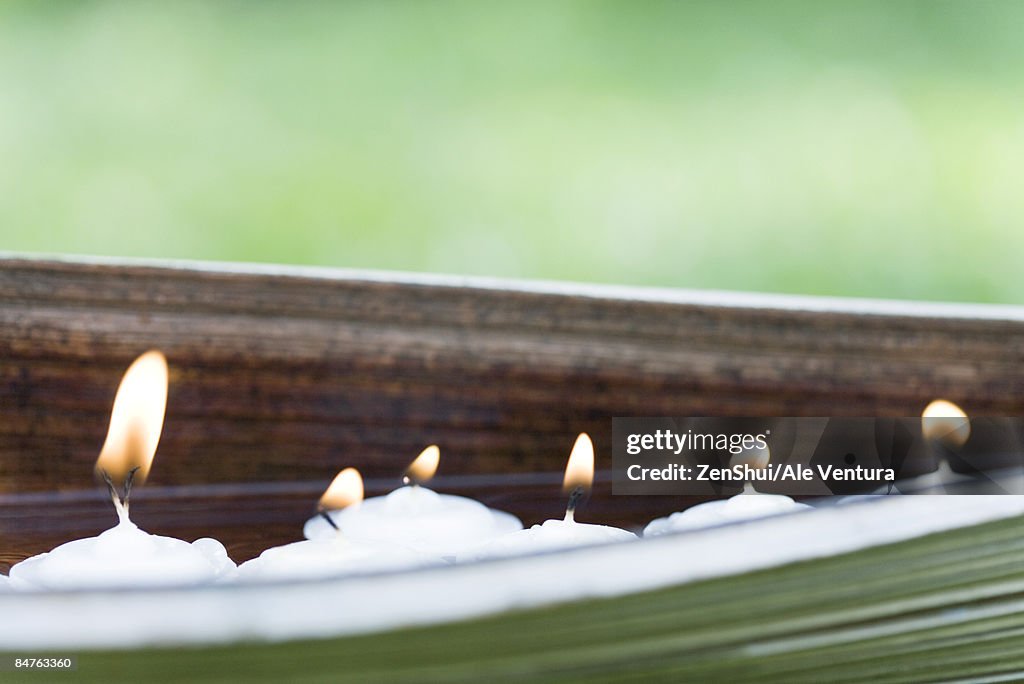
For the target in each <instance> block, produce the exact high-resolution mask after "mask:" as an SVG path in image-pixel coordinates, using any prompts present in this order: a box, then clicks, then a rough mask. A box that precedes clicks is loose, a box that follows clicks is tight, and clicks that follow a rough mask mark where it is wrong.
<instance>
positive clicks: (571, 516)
mask: <svg viewBox="0 0 1024 684" xmlns="http://www.w3.org/2000/svg"><path fill="white" fill-rule="evenodd" d="M585 493H586V490H585V489H583V487H579V486H577V487H573V489H572V491H571V492H569V501H568V503H567V504H566V506H565V521H566V522H575V520H576V504H578V503H579V502H580V499H582V498H583V495H584V494H585Z"/></svg>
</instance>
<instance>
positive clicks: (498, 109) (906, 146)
mask: <svg viewBox="0 0 1024 684" xmlns="http://www.w3.org/2000/svg"><path fill="white" fill-rule="evenodd" d="M1022 28H1024V3H1021V2H867V1H864V0H858V1H852V2H844V3H839V2H836V3H822V2H820V1H816V2H786V3H777V2H773V3H768V2H757V3H745V2H744V3H738V2H690V3H664V4H662V3H646V2H645V3H627V2H619V3H610V2H609V3H603V2H537V3H524V2H518V3H502V4H498V3H481V2H457V3H453V2H352V3H337V4H335V3H288V2H222V3H216V4H209V3H193V2H179V1H175V2H159V3H157V2H67V3H48V4H43V3H27V2H26V3H17V2H5V3H3V4H2V5H0V249H2V250H5V251H41V252H68V253H82V254H106V255H130V256H147V257H174V258H195V259H217V260H242V261H264V262H281V263H297V264H321V265H332V266H347V267H361V268H386V269H402V270H414V271H436V272H448V273H465V274H486V275H497V276H514V277H529V278H549V279H569V280H585V281H598V282H616V283H631V284H657V285H667V286H682V287H701V288H718V289H730V290H761V291H778V292H802V293H814V294H845V295H858V296H875V297H900V298H918V299H948V300H964V301H990V302H1018V303H1019V302H1022V301H1024V278H1022V277H1021V275H1020V265H1021V261H1022V258H1021V255H1022V253H1024V230H1022V228H1021V223H1022V221H1021V218H1022V216H1024V213H1022V212H1024V106H1022V105H1024V87H1022V83H1024V41H1022V40H1021V35H1022Z"/></svg>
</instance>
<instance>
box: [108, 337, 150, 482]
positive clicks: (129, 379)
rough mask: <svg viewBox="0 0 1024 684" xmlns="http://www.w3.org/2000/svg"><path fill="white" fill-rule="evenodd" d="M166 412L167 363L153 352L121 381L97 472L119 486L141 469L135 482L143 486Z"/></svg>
mask: <svg viewBox="0 0 1024 684" xmlns="http://www.w3.org/2000/svg"><path fill="white" fill-rule="evenodd" d="M166 408H167V359H166V358H165V357H164V355H163V354H162V353H160V352H159V351H156V350H150V351H148V352H146V353H145V354H143V355H142V356H140V357H139V358H137V359H135V361H133V362H132V365H131V366H129V367H128V370H126V371H125V373H124V377H123V378H122V379H121V384H120V385H119V386H118V388H117V394H116V395H115V397H114V407H113V409H111V412H110V427H109V428H108V429H107V439H106V440H105V441H104V442H103V448H102V449H101V450H100V455H99V458H97V459H96V470H97V471H104V472H106V473H107V475H109V476H110V478H111V479H112V480H114V481H115V482H118V483H120V481H121V480H123V479H124V478H125V476H127V475H128V472H129V471H131V470H132V469H133V468H138V470H137V471H136V473H135V478H134V480H135V482H136V483H138V484H141V483H142V482H144V481H145V480H146V477H147V476H148V475H149V467H150V466H151V465H152V463H153V455H154V454H156V447H157V444H158V443H159V442H160V432H161V431H162V430H163V425H164V411H165V410H166Z"/></svg>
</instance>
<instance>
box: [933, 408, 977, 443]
mask: <svg viewBox="0 0 1024 684" xmlns="http://www.w3.org/2000/svg"><path fill="white" fill-rule="evenodd" d="M921 430H922V431H923V432H924V436H925V438H926V439H936V440H939V441H941V442H944V443H945V444H946V445H947V446H951V447H960V446H963V444H964V442H966V441H967V438H968V437H970V436H971V421H970V420H968V418H967V414H966V413H964V410H963V409H962V408H960V407H959V406H957V405H956V404H954V403H953V402H951V401H946V400H945V399H936V400H935V401H933V402H932V403H930V404H928V406H926V407H925V409H924V411H923V412H922V413H921Z"/></svg>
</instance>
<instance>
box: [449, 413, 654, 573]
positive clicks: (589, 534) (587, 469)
mask: <svg viewBox="0 0 1024 684" xmlns="http://www.w3.org/2000/svg"><path fill="white" fill-rule="evenodd" d="M593 480H594V444H593V442H591V441H590V437H589V436H588V435H587V434H586V433H585V432H584V433H581V434H580V435H579V437H577V438H576V443H575V444H574V445H573V448H572V453H571V454H570V455H569V462H568V464H567V465H566V467H565V479H564V480H563V485H562V489H563V491H564V492H567V493H568V494H569V503H568V505H567V506H566V509H565V517H564V518H563V519H561V520H546V521H544V522H543V523H541V524H539V525H534V526H533V527H531V528H529V529H527V530H519V531H517V532H510V533H508V534H505V535H503V536H501V537H498V538H497V539H494V540H492V541H490V542H487V543H485V544H482V545H481V546H479V547H476V548H474V549H470V550H469V551H467V552H466V553H464V554H460V555H459V556H458V560H459V561H460V562H464V561H473V560H480V559H484V558H502V557H507V556H518V555H522V554H528V553H537V552H540V551H549V550H554V549H564V548H570V547H574V546H590V545H594V544H607V543H609V542H617V541H626V540H631V539H636V535H635V534H633V533H632V532H628V531H626V530H623V529H620V528H618V527H608V526H607V525H591V524H586V523H578V522H576V505H577V503H579V500H580V499H581V498H582V497H583V495H584V494H585V493H586V492H587V491H588V490H589V489H590V486H591V484H592V483H593Z"/></svg>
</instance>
